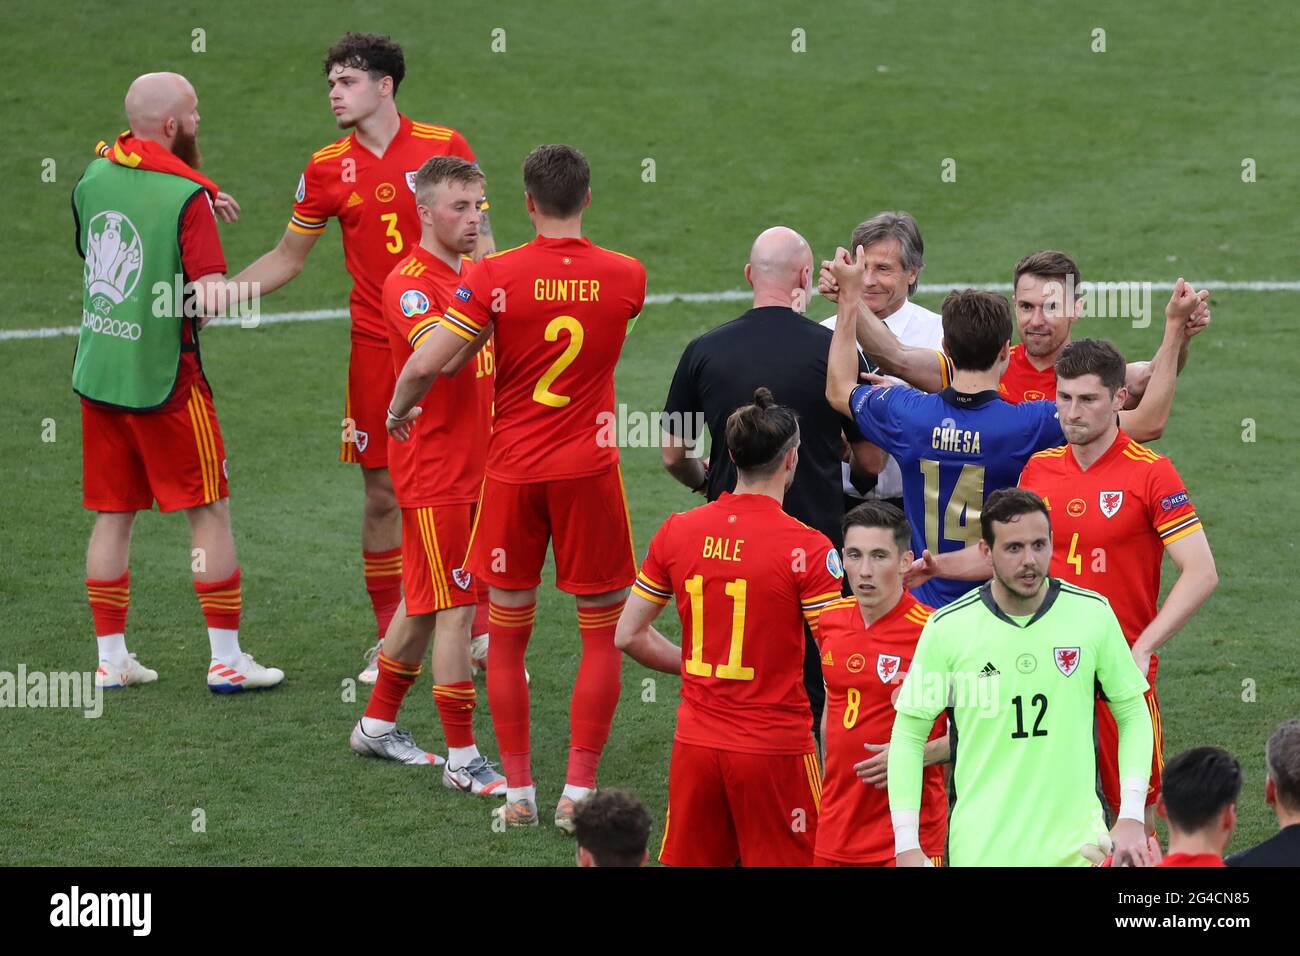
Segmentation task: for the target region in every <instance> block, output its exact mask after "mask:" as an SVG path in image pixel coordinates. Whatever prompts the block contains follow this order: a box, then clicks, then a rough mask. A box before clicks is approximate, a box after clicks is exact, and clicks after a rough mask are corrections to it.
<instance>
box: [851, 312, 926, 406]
mask: <svg viewBox="0 0 1300 956" xmlns="http://www.w3.org/2000/svg"><path fill="white" fill-rule="evenodd" d="M854 329H855V331H856V332H857V343H858V345H859V346H861V348H862V351H863V352H865V353H866V354H867V355H870V356H871V357H872V358H873V359H875V360H876V364H877V365H879V366H880V371H881V372H882V373H884V374H886V375H892V376H894V377H895V378H901V379H902V380H903V381H904V382H906V383H907V384H908V385H911V386H912V387H913V388H919V389H921V390H922V391H924V392H937V391H940V390H941V389H942V388H943V372H942V370H941V369H940V367H939V362H940V359H939V356H938V354H936V353H935V351H934V350H933V349H921V348H916V347H915V346H911V345H904V344H903V343H902V342H900V341H899V340H898V337H897V336H896V335H894V333H893V332H891V331H889V326H887V325H885V323H884V322H883V321H882V320H881V319H878V318H876V317H875V316H874V315H872V314H871V311H870V310H869V309H868V308H867V306H866V304H865V303H859V306H858V311H857V317H856V325H855V326H854Z"/></svg>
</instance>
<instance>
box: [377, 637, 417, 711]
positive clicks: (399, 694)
mask: <svg viewBox="0 0 1300 956" xmlns="http://www.w3.org/2000/svg"><path fill="white" fill-rule="evenodd" d="M420 666H421V665H419V664H403V663H402V662H401V661H395V660H393V659H392V658H391V657H386V656H384V654H383V653H380V655H379V677H378V678H376V680H375V686H374V689H373V690H371V692H370V702H369V703H367V704H366V716H367V717H370V718H372V719H374V720H386V721H388V722H389V723H393V722H395V721H396V720H397V712H398V711H399V710H400V709H401V707H402V701H403V700H405V699H406V694H407V692H408V691H409V690H410V689H411V685H412V684H414V683H415V679H416V678H417V677H419V676H420Z"/></svg>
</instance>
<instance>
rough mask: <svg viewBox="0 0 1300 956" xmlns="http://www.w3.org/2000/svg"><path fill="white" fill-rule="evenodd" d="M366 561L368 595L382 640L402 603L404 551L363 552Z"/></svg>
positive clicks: (398, 549)
mask: <svg viewBox="0 0 1300 956" xmlns="http://www.w3.org/2000/svg"><path fill="white" fill-rule="evenodd" d="M361 556H362V557H363V558H364V559H365V568H366V593H367V594H369V595H370V604H371V606H372V607H373V608H374V611H375V626H376V627H377V628H378V630H379V636H380V638H383V636H384V634H385V633H387V631H388V625H389V622H391V621H392V620H393V615H394V614H395V613H396V612H397V605H399V604H401V603H402V549H401V548H393V549H391V550H389V551H366V550H364V549H363V550H362V552H361Z"/></svg>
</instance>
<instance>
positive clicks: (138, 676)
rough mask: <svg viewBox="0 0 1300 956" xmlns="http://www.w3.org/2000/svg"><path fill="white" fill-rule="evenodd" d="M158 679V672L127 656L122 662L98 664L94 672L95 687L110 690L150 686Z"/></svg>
mask: <svg viewBox="0 0 1300 956" xmlns="http://www.w3.org/2000/svg"><path fill="white" fill-rule="evenodd" d="M157 679H158V672H157V671H154V670H150V669H149V668H147V667H145V666H144V665H143V664H141V663H140V662H139V661H138V660H136V659H135V655H134V654H128V655H127V656H126V658H125V659H124V660H122V661H111V662H109V663H107V664H106V663H104V662H103V661H100V662H99V669H98V670H96V671H95V686H96V687H102V688H103V689H104V690H110V689H112V688H115V687H127V686H129V685H130V684H152V683H153V682H154V681H156V680H157Z"/></svg>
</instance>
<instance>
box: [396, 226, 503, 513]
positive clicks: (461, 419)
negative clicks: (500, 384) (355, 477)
mask: <svg viewBox="0 0 1300 956" xmlns="http://www.w3.org/2000/svg"><path fill="white" fill-rule="evenodd" d="M473 268H474V264H473V263H472V262H471V261H470V259H469V258H464V259H462V260H461V265H460V271H459V272H455V271H453V270H452V269H451V268H450V267H448V265H447V264H446V263H445V262H443V261H442V260H441V259H439V258H438V257H437V256H435V255H434V254H433V253H431V252H429V251H428V250H426V249H425V248H424V247H422V246H420V245H416V246H415V247H414V249H413V250H412V251H411V254H410V255H408V256H407V257H406V258H404V259H402V260H401V261H400V262H399V263H398V265H397V268H396V269H394V270H393V271H392V272H391V273H389V275H388V278H387V279H385V280H384V318H385V320H386V322H387V325H388V342H389V346H390V348H391V349H392V353H393V368H394V370H395V371H396V372H397V374H398V375H400V374H401V373H402V366H404V365H405V364H406V360H407V359H408V358H410V356H411V353H412V352H413V351H414V350H415V349H417V348H419V347H420V343H421V342H422V341H423V340H424V337H425V336H426V335H427V334H428V333H429V331H430V330H431V329H433V328H434V327H436V326H437V325H438V321H439V319H440V318H441V317H442V313H443V310H444V309H446V307H447V301H448V300H449V299H450V298H451V295H452V293H453V292H454V291H455V290H456V287H457V286H459V285H460V283H461V282H462V281H464V278H465V276H466V274H467V273H468V272H469V270H471V269H473ZM492 359H493V356H492V343H491V342H488V343H487V344H486V345H484V346H483V348H482V349H481V350H480V351H479V353H478V354H477V355H475V356H474V358H472V359H470V360H469V362H467V363H466V364H465V366H464V367H463V368H461V370H460V371H459V372H457V373H456V374H455V375H453V376H451V377H450V378H448V377H447V376H445V375H440V376H438V378H437V379H435V380H434V383H433V384H432V385H431V386H429V391H428V392H427V393H425V395H424V397H423V398H422V399H420V401H419V402H418V403H417V404H418V405H420V407H421V408H423V410H424V411H423V412H422V413H421V414H420V417H419V418H417V419H416V420H415V424H414V426H413V427H412V429H411V437H410V438H409V439H408V440H406V441H397V440H395V439H392V438H390V439H389V442H388V468H389V471H390V472H391V473H392V477H393V488H394V490H395V491H396V492H397V501H398V504H400V505H401V507H403V508H423V507H425V506H428V505H451V504H462V503H465V502H472V501H476V500H478V493H479V487H480V486H481V485H482V483H483V466H484V463H485V462H486V461H487V446H488V435H489V433H490V432H491V430H492V364H493V363H492Z"/></svg>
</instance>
